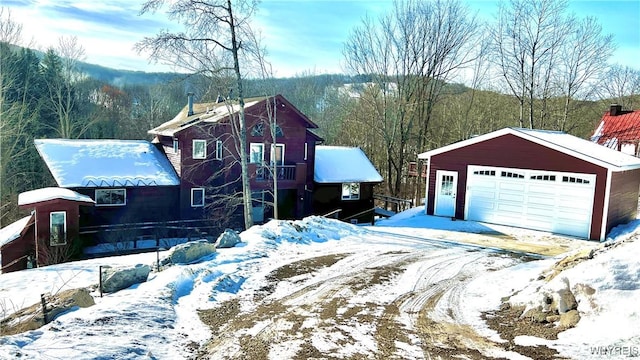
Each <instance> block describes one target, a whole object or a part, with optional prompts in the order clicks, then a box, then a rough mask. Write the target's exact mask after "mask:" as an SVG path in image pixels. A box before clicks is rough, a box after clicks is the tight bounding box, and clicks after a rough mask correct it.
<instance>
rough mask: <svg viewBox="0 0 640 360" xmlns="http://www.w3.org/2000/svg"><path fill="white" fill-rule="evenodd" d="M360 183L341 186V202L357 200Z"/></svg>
mask: <svg viewBox="0 0 640 360" xmlns="http://www.w3.org/2000/svg"><path fill="white" fill-rule="evenodd" d="M359 199H360V183H344V184H342V200H359Z"/></svg>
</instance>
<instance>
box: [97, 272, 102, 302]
mask: <svg viewBox="0 0 640 360" xmlns="http://www.w3.org/2000/svg"><path fill="white" fill-rule="evenodd" d="M98 272H99V274H98V289H100V297H102V265H100V268H99V270H98Z"/></svg>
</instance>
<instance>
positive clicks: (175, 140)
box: [173, 139, 178, 154]
mask: <svg viewBox="0 0 640 360" xmlns="http://www.w3.org/2000/svg"><path fill="white" fill-rule="evenodd" d="M173 153H174V154H177V153H178V139H173Z"/></svg>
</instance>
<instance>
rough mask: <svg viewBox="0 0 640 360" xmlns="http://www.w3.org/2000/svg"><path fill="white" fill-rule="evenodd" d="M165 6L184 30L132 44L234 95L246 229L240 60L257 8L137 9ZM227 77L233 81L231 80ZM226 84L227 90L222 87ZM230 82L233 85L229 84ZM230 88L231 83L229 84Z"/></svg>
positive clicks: (215, 4) (220, 3)
mask: <svg viewBox="0 0 640 360" xmlns="http://www.w3.org/2000/svg"><path fill="white" fill-rule="evenodd" d="M165 4H166V5H168V11H167V13H168V15H169V18H170V20H175V21H178V22H179V23H181V24H182V25H184V31H183V32H169V31H167V30H162V31H160V33H158V34H157V35H156V36H154V37H145V38H144V39H143V40H142V41H141V42H139V43H138V44H136V48H137V49H138V51H140V52H142V51H150V52H151V58H152V59H155V60H156V61H160V62H163V63H167V64H171V65H174V66H176V67H179V68H182V69H184V70H188V71H190V72H193V73H195V74H200V75H203V76H205V77H207V78H209V79H211V80H212V81H213V80H214V79H215V81H216V83H218V84H220V85H222V86H219V87H218V88H219V89H220V90H224V92H220V93H222V94H225V95H227V94H228V96H227V98H229V100H231V99H235V101H236V102H237V104H238V105H239V111H238V112H237V114H236V112H233V111H231V109H232V105H231V104H229V116H230V117H232V118H233V121H231V123H232V125H233V126H232V127H233V131H234V133H235V135H236V136H237V139H238V141H237V142H236V146H237V150H238V154H239V156H240V166H241V172H242V194H243V195H242V197H243V205H244V210H243V211H244V223H245V228H249V227H251V226H252V225H253V215H252V208H251V189H250V187H249V173H248V166H247V163H248V156H247V149H246V146H247V144H246V139H247V129H246V123H245V116H244V91H243V84H242V79H243V77H244V76H245V74H244V73H243V72H242V71H241V67H240V64H241V62H242V60H243V55H244V54H245V53H247V52H251V51H252V46H253V44H251V42H250V41H247V40H248V39H250V38H251V37H250V36H248V34H249V33H250V32H251V29H250V27H249V19H250V17H251V16H252V15H253V13H254V10H255V8H256V2H255V1H238V2H234V4H233V5H232V2H231V0H216V1H199V0H177V1H168V0H149V1H147V2H145V3H144V4H143V5H142V10H141V13H147V12H154V11H157V10H158V9H159V8H161V7H163V6H164V5H165ZM230 80H231V81H230ZM224 85H227V87H226V88H223V86H224ZM230 85H231V86H230ZM229 86H230V87H229Z"/></svg>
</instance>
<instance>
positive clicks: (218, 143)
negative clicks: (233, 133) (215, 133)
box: [216, 140, 222, 160]
mask: <svg viewBox="0 0 640 360" xmlns="http://www.w3.org/2000/svg"><path fill="white" fill-rule="evenodd" d="M216 160H222V140H216Z"/></svg>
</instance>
